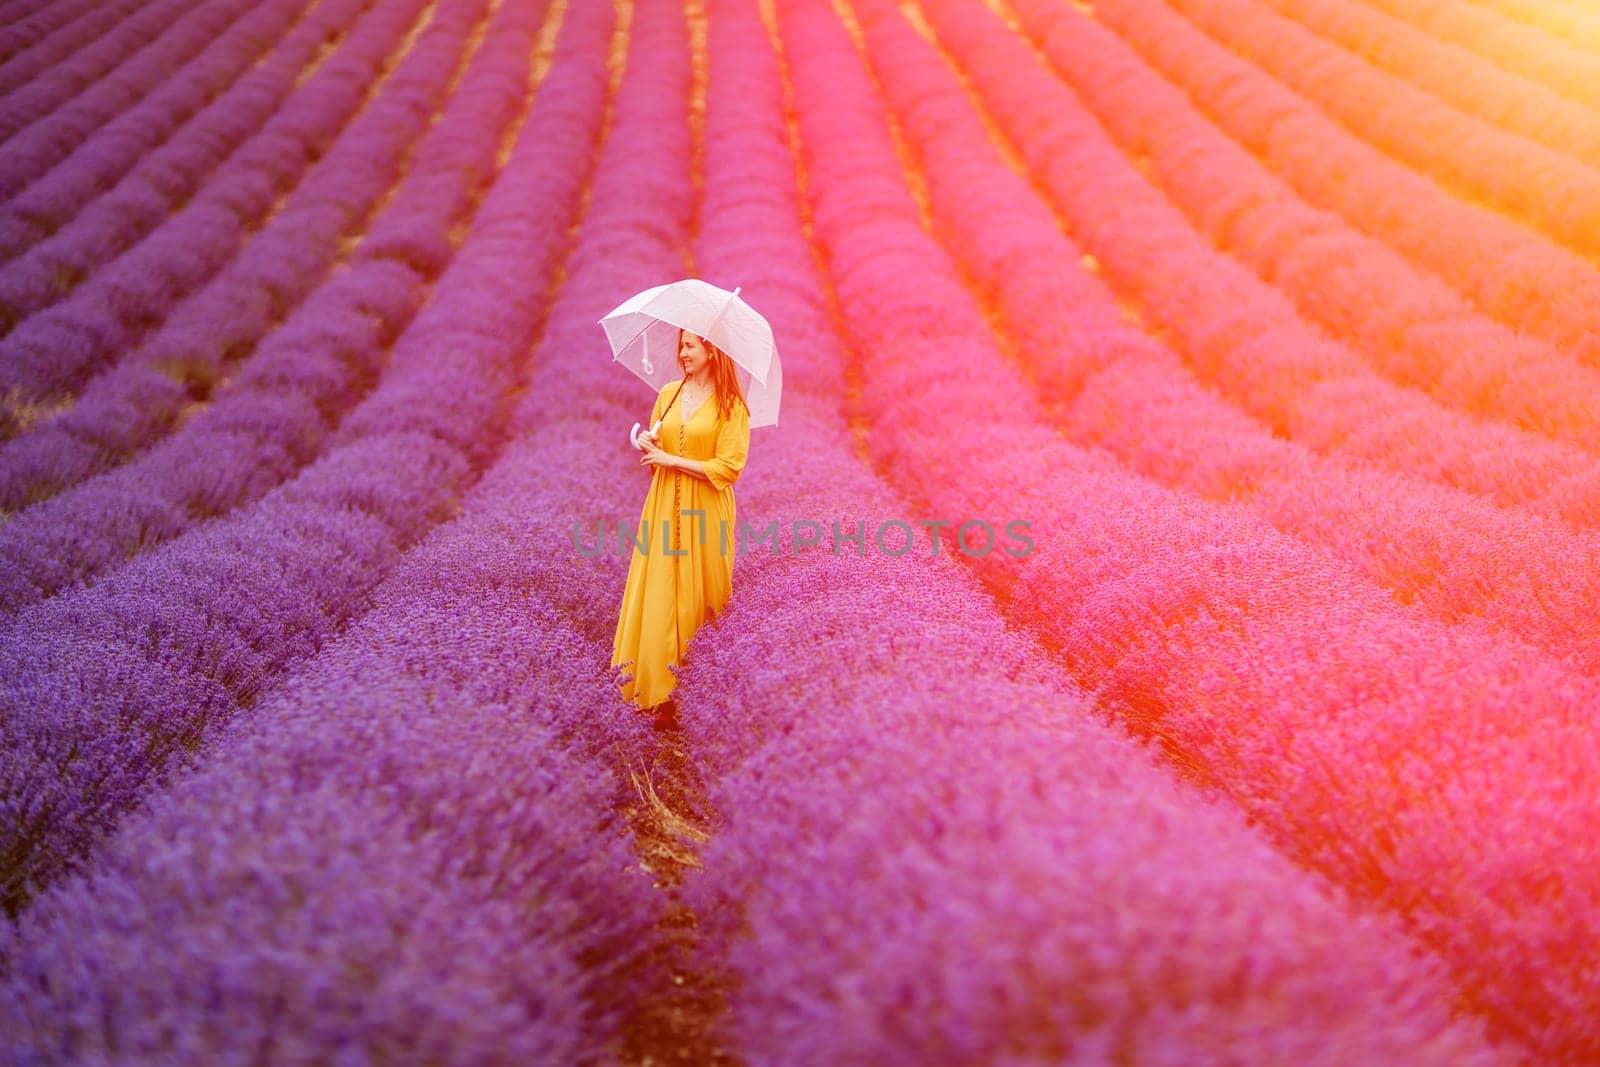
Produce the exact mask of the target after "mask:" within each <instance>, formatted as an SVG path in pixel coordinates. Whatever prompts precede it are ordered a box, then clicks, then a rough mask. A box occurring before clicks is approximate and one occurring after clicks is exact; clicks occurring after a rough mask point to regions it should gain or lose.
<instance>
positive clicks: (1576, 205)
mask: <svg viewBox="0 0 1600 1067" xmlns="http://www.w3.org/2000/svg"><path fill="white" fill-rule="evenodd" d="M1173 6H1174V7H1176V8H1177V9H1178V10H1179V11H1181V12H1182V13H1183V14H1184V15H1186V16H1188V17H1189V18H1191V19H1193V20H1194V22H1195V24H1196V25H1198V26H1200V27H1201V28H1202V29H1204V30H1205V31H1206V32H1207V33H1208V34H1211V35H1212V36H1214V37H1215V38H1216V40H1218V41H1219V42H1221V43H1223V44H1225V45H1227V46H1228V47H1229V48H1231V49H1233V50H1235V51H1237V52H1238V53H1239V54H1240V55H1242V56H1244V57H1246V58H1248V59H1250V60H1251V61H1252V62H1255V63H1257V64H1259V65H1260V66H1261V67H1262V69H1264V70H1266V71H1267V72H1268V73H1270V74H1271V75H1272V76H1273V77H1274V78H1276V79H1277V80H1278V81H1279V82H1280V84H1281V85H1282V86H1283V87H1285V88H1288V89H1293V90H1295V91H1296V92H1299V93H1302V94H1304V95H1305V97H1306V98H1307V99H1309V100H1311V101H1313V102H1314V103H1315V104H1316V105H1317V106H1318V107H1321V108H1323V109H1324V110H1326V111H1327V112H1328V113H1329V114H1330V115H1332V116H1333V117H1335V118H1336V119H1337V120H1338V121H1339V122H1340V123H1342V124H1344V125H1346V126H1348V127H1349V128H1350V129H1351V130H1353V131H1355V132H1356V133H1358V134H1359V135H1360V136H1362V137H1363V138H1366V139H1368V140H1369V141H1370V142H1371V143H1372V144H1373V145H1375V146H1376V147H1378V148H1379V149H1381V150H1382V151H1384V152H1385V153H1388V154H1389V155H1391V156H1393V157H1394V158H1395V159H1398V160H1400V161H1402V162H1404V163H1406V164H1407V165H1408V166H1411V167H1414V168H1416V169H1417V170H1418V171H1420V172H1422V173H1423V174H1427V175H1430V176H1432V177H1433V178H1435V179H1436V180H1437V181H1439V182H1440V183H1442V184H1444V185H1445V186H1446V187H1448V188H1451V189H1453V190H1457V191H1459V192H1460V193H1461V194H1462V195H1464V196H1472V197H1477V198H1481V199H1482V200H1483V201H1484V202H1486V203H1488V204H1491V205H1493V206H1494V207H1496V208H1497V209H1498V210H1501V211H1504V212H1505V213H1507V214H1508V215H1511V216H1512V217H1514V218H1518V219H1521V220H1524V221H1525V222H1526V223H1527V224H1528V225H1529V226H1531V227H1533V228H1535V229H1538V230H1541V231H1543V232H1544V233H1546V234H1548V235H1549V236H1551V237H1552V238H1554V239H1555V240H1557V241H1560V242H1561V243H1563V244H1565V245H1567V246H1569V247H1571V248H1573V249H1575V250H1577V251H1579V252H1581V253H1584V254H1586V255H1590V256H1593V255H1595V254H1597V253H1600V188H1596V186H1595V183H1594V179H1593V172H1592V170H1591V169H1590V167H1589V166H1587V165H1586V164H1584V163H1582V162H1579V161H1578V160H1576V159H1573V158H1572V157H1570V156H1567V155H1565V154H1563V153H1560V152H1557V151H1554V150H1552V149H1550V148H1547V147H1545V146H1544V145H1541V144H1536V143H1533V142H1530V141H1528V140H1525V139H1523V138H1520V137H1516V136H1513V135H1512V134H1510V133H1507V132H1506V131H1504V130H1502V129H1498V128H1496V127H1495V126H1492V125H1490V124H1489V123H1486V122H1484V121H1482V120H1480V119H1478V118H1475V117H1473V116H1471V115H1464V114H1462V113H1461V112H1459V111H1457V110H1456V109H1455V108H1453V107H1451V106H1450V105H1449V104H1447V103H1445V102H1444V101H1442V100H1440V99H1438V98H1437V97H1434V96H1431V95H1430V94H1428V93H1426V92H1424V91H1423V90H1421V89H1419V88H1417V87H1416V86H1413V85H1411V84H1409V83H1407V82H1405V81H1403V80H1401V79H1399V78H1396V77H1394V76H1392V75H1389V74H1386V73H1384V72H1383V71H1381V70H1377V69H1374V68H1373V67H1372V66H1370V65H1369V64H1367V63H1366V62H1365V61H1364V60H1362V59H1361V58H1360V57H1358V56H1353V55H1350V54H1349V53H1348V52H1345V51H1344V50H1342V49H1341V48H1339V46H1338V45H1336V44H1333V43H1331V42H1329V41H1325V40H1323V39H1321V38H1319V37H1318V36H1317V35H1316V34H1314V33H1312V32H1311V31H1310V30H1307V29H1305V28H1303V27H1301V26H1300V25H1298V24H1297V23H1295V22H1293V21H1291V20H1289V19H1287V18H1285V17H1283V16H1282V15H1279V14H1277V13H1275V12H1273V11H1270V10H1265V9H1263V8H1261V7H1259V6H1257V5H1256V4H1255V3H1254V2H1253V0H1174V4H1173Z"/></svg>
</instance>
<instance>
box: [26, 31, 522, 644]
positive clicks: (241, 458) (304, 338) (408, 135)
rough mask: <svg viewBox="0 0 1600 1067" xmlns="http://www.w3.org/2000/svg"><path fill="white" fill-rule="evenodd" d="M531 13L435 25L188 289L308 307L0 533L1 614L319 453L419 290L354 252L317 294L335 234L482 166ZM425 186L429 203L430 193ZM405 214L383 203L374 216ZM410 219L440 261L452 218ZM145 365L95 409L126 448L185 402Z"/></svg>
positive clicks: (494, 139) (237, 342)
mask: <svg viewBox="0 0 1600 1067" xmlns="http://www.w3.org/2000/svg"><path fill="white" fill-rule="evenodd" d="M545 4H546V0H506V2H505V3H504V4H502V5H501V6H500V9H499V11H498V13H497V16H496V17H497V22H496V23H495V24H494V25H492V26H490V27H488V32H487V33H482V32H479V31H482V30H483V29H484V26H483V21H484V20H486V19H487V18H488V13H487V10H486V8H487V7H488V0H465V2H461V3H457V4H455V5H453V6H451V7H449V8H445V9H441V10H440V11H439V13H438V15H437V17H436V18H435V19H434V20H433V21H432V22H431V23H430V24H429V26H428V29H427V31H426V32H424V33H423V35H422V36H421V37H420V38H419V40H418V42H417V43H416V45H415V46H414V47H413V48H412V49H411V50H410V51H409V52H408V54H407V56H406V58H405V60H404V62H403V65H402V66H401V67H400V69H399V70H398V71H396V73H395V75H394V78H393V79H392V82H391V84H390V85H388V86H386V87H385V88H384V89H383V91H382V92H381V94H380V95H379V96H378V98H377V99H376V100H374V102H373V104H372V106H371V107H369V108H368V109H367V110H366V111H365V112H364V113H363V114H362V116H361V117H360V119H358V120H357V121H356V123H354V124H353V125H352V127H351V129H350V130H349V132H348V133H347V134H346V135H345V136H343V137H341V138H340V139H339V141H338V142H337V143H336V144H335V145H334V147H333V149H332V151H330V152H329V154H328V155H326V156H324V157H323V158H322V159H321V160H320V161H319V162H318V164H317V166H316V167H315V168H314V170H313V171H312V173H311V174H310V175H309V176H308V177H307V178H306V180H305V182H304V183H302V185H301V186H300V187H299V188H298V189H296V191H295V194H294V196H293V197H292V198H291V199H290V200H289V201H288V202H287V203H286V204H285V205H284V207H283V208H282V209H281V210H280V211H279V212H278V213H277V214H276V215H275V217H274V218H273V221H272V222H271V223H270V224H269V225H268V227H267V228H266V230H265V231H263V233H262V234H261V236H260V238H259V239H257V240H255V241H252V242H251V244H250V246H249V247H248V249H247V251H246V254H245V256H244V257H242V258H241V259H240V260H236V261H235V262H234V263H233V264H230V268H229V270H228V271H227V272H225V273H224V275H223V276H222V277H219V278H218V279H217V280H216V281H215V282H214V283H213V284H212V285H211V286H208V288H207V289H206V290H204V291H203V293H212V294H213V296H212V297H211V299H209V300H203V301H202V300H199V299H198V298H197V299H196V300H194V301H191V303H200V304H201V308H202V310H206V311H213V312H218V313H222V314H226V313H227V310H228V308H229V307H230V306H232V307H238V306H245V307H250V306H254V307H258V308H260V307H264V306H266V304H267V302H268V300H269V299H271V300H277V301H279V302H280V304H281V303H288V302H290V301H295V302H299V301H301V300H305V302H304V303H303V304H301V305H300V306H299V307H298V308H297V309H296V310H295V311H294V313H293V314H291V315H290V316H289V318H288V319H287V320H286V321H285V323H284V325H283V326H282V328H281V329H278V330H277V331H275V332H273V333H272V334H271V335H270V336H269V337H268V338H267V339H266V341H265V342H264V343H263V344H261V346H260V347H259V348H258V349H257V351H256V352H255V353H254V355H252V356H251V357H250V358H249V359H248V360H246V361H245V362H244V363H243V365H242V366H240V367H238V368H237V371H236V372H235V373H234V375H233V380H232V382H230V384H229V386H228V388H227V389H226V391H224V392H222V393H221V394H219V395H217V396H216V397H215V398H214V400H213V401H212V403H211V404H210V405H209V406H208V407H206V408H205V409H204V410H202V411H201V412H200V413H199V414H198V415H195V416H194V417H192V418H188V419H187V420H186V421H183V422H182V424H181V428H180V429H179V430H178V432H177V433H175V434H174V435H173V436H171V437H169V438H167V439H166V440H164V441H161V442H160V443H159V444H156V445H155V446H154V447H153V448H150V449H149V450H148V451H146V452H144V453H143V454H141V455H139V456H138V457H137V458H136V459H135V460H134V461H133V462H131V463H129V464H128V465H126V466H123V467H121V468H119V469H117V470H114V471H110V472H108V473H106V474H103V475H101V476H100V477H98V478H94V479H91V480H90V481H89V482H88V483H87V484H85V485H82V486H79V487H77V488H76V489H74V490H72V491H70V492H67V493H63V494H61V495H59V496H56V497H54V498H52V499H50V500H47V501H45V502H43V503H41V504H39V505H37V506H34V507H30V508H28V509H27V510H25V511H23V512H22V513H21V514H20V515H19V516H17V517H16V518H14V519H13V520H12V521H11V522H10V523H8V524H6V525H5V526H4V527H0V573H3V575H4V576H3V577H0V611H4V612H6V613H10V612H14V611H15V610H17V609H19V608H21V607H23V606H24V605H27V604H30V603H34V602H36V601H38V600H40V599H43V598H45V597H48V596H51V595H53V594H54V593H55V592H56V591H58V590H60V589H61V588H63V587H65V586H68V585H71V584H74V583H76V582H79V581H81V580H83V579H85V578H87V577H90V576H92V575H94V574H97V573H99V572H100V571H102V570H104V569H105V568H106V567H109V566H115V565H117V564H120V563H121V562H123V561H124V560H126V559H128V558H130V557H132V556H134V555H136V554H137V553H139V552H141V551H145V550H148V549H149V548H150V547H151V546H153V545H155V544H158V543H160V542H161V541H165V540H168V539H170V538H172V537H175V536H177V535H178V534H180V533H182V532H183V531H184V530H186V529H188V528H189V527H190V526H192V525H193V524H194V523H195V522H196V521H199V520H201V519H204V518H209V517H215V516H218V515H223V514H226V513H228V512H230V511H232V510H234V509H236V508H239V507H242V506H244V505H246V504H249V503H251V502H253V501H255V500H257V499H259V498H260V497H261V496H262V495H264V494H265V493H267V492H268V491H269V490H270V489H271V488H272V487H273V486H275V485H278V484H280V483H281V482H282V481H283V480H284V479H286V478H288V477H290V476H292V475H293V474H294V472H295V471H297V470H298V469H300V468H301V467H302V466H304V465H305V464H307V463H309V462H311V461H312V460H314V459H315V458H316V457H317V456H318V455H319V454H320V452H321V450H322V448H323V446H324V445H325V444H326V443H327V442H328V440H329V435H330V434H331V433H332V432H333V430H334V429H335V428H336V427H337V425H338V423H339V420H340V419H341V418H343V416H344V415H345V414H346V413H347V412H348V411H349V410H350V409H351V408H352V407H353V406H354V405H355V404H356V403H357V402H358V401H359V400H360V398H361V396H362V395H363V394H365V393H366V392H367V391H369V390H370V389H371V388H372V387H373V385H374V384H375V383H376V382H377V381H378V380H379V379H380V376H381V375H382V373H383V369H384V365H385V363H386V362H387V360H388V355H389V349H390V346H391V345H392V343H393V340H394V338H395V337H396V336H398V335H399V334H400V333H401V332H402V331H403V330H404V329H405V328H406V326H407V325H408V324H409V323H410V321H411V319H412V317H413V316H414V315H415V314H416V312H417V310H418V308H419V307H420V306H421V305H422V303H423V302H424V300H425V299H426V298H427V291H428V286H429V284H430V281H431V279H430V277H428V276H427V275H425V274H424V273H423V272H422V271H421V270H419V269H418V268H417V267H416V266H414V265H413V264H411V263H409V262H406V261H404V260H397V259H393V258H388V257H385V256H381V255H373V254H371V252H370V251H368V250H365V249H363V248H362V247H361V246H357V249H356V254H355V255H354V256H353V257H352V259H353V263H352V264H351V265H349V266H348V267H347V268H346V269H343V270H341V271H340V272H339V273H338V274H336V275H335V277H334V279H333V280H332V281H331V282H329V283H328V284H326V285H323V286H322V287H321V288H318V286H319V285H321V283H322V281H323V279H324V277H326V275H327V273H328V271H329V270H330V269H332V268H333V266H334V262H333V261H334V260H335V259H336V258H337V257H338V255H339V247H340V242H341V239H342V236H343V234H344V233H345V232H347V231H349V230H352V229H356V230H359V229H361V228H362V227H364V225H365V224H366V221H367V215H368V213H370V212H371V211H372V210H374V208H375V207H376V206H377V205H378V204H379V203H380V202H381V201H382V198H383V197H384V195H385V194H386V193H387V192H388V191H389V190H390V189H392V188H393V185H394V184H395V182H397V181H399V180H400V179H401V178H402V176H403V175H404V170H405V167H406V166H407V164H408V163H409V162H410V160H411V159H413V158H420V159H422V160H425V161H427V165H428V166H429V167H432V168H436V169H435V170H434V171H433V172H432V173H434V174H439V173H443V174H445V175H446V176H447V177H451V178H453V179H454V180H455V182H456V184H457V185H458V186H465V185H467V184H468V183H469V182H470V181H471V176H472V174H473V173H475V172H480V171H481V170H483V169H487V168H490V167H492V165H493V162H494V154H495V152H496V150H497V148H498V146H499V142H500V139H501V137H502V136H504V133H505V125H506V123H508V122H509V121H511V120H512V119H513V118H514V117H515V116H514V112H515V109H516V108H517V107H518V106H519V105H520V103H521V99H522V95H523V93H522V91H521V89H520V88H519V89H518V90H516V91H515V92H514V93H507V92H505V89H506V87H508V86H510V85H513V84H515V85H518V86H526V84H527V81H528V64H529V61H530V59H531V56H532V48H531V37H532V35H533V33H534V32H536V30H537V28H538V22H539V19H540V18H541V17H542V14H543V9H544V7H545ZM474 33H477V37H478V41H479V42H480V43H481V42H482V41H485V40H487V41H489V42H492V43H493V47H491V48H489V49H488V50H487V51H484V52H481V53H479V54H478V55H477V56H473V54H472V49H471V47H470V46H469V47H468V51H467V52H466V53H463V46H464V45H468V39H469V38H471V37H472V36H473V35H474ZM469 62H471V63H472V68H473V70H475V71H476V76H475V80H477V81H479V82H480V83H482V84H484V85H487V86H499V87H500V88H501V95H500V100H499V103H498V104H497V105H496V106H492V107H490V106H485V100H484V99H483V98H482V94H481V93H478V94H475V95H474V98H472V99H470V101H469V104H470V105H471V106H472V107H473V108H474V110H473V111H472V112H471V113H463V112H462V111H461V110H460V109H459V108H458V109H456V111H455V112H454V114H453V115H450V116H446V120H445V121H444V122H439V123H436V124H433V126H432V132H438V131H440V130H443V129H445V127H446V125H447V123H448V122H449V121H451V120H453V121H455V122H457V123H459V124H460V125H459V126H458V128H456V129H454V130H452V131H451V132H450V134H449V138H448V141H447V142H441V141H440V140H438V139H433V141H432V143H431V144H430V143H429V142H428V140H427V139H423V138H422V135H423V133H424V130H425V129H427V127H428V125H429V123H430V122H431V119H432V116H433V115H434V114H435V113H436V112H437V109H438V108H439V107H441V106H442V105H443V104H444V98H445V96H446V94H447V93H448V92H449V91H450V89H451V83H452V81H453V79H454V78H455V77H457V76H459V75H460V74H461V67H463V66H465V65H466V64H468V63H469ZM469 138H470V140H469ZM441 167H442V168H444V169H443V170H442V171H441V170H438V169H437V168H441ZM429 186H430V189H431V190H433V191H435V192H442V190H441V189H440V188H439V183H438V182H431V183H429ZM470 192H471V190H470V189H457V190H456V191H455V193H454V195H452V196H450V197H449V198H448V199H447V202H448V203H450V204H454V205H457V206H460V207H462V208H463V209H466V208H468V207H470V203H469V197H468V195H467V194H469V193H470ZM404 206H405V205H404V204H401V203H399V202H393V203H391V204H390V205H389V206H388V207H387V208H386V209H385V212H386V213H388V212H392V211H394V210H396V209H403V208H404ZM420 221H421V222H422V223H424V224H433V225H436V226H438V227H439V231H438V234H437V237H436V238H435V240H436V241H437V242H439V243H443V244H444V245H445V247H446V248H447V249H448V248H449V247H450V245H449V237H450V233H449V229H450V224H451V222H452V221H453V220H451V219H438V218H434V217H425V218H423V219H422V220H420ZM441 265H442V264H441ZM308 293H309V294H310V296H309V299H307V294H308ZM235 314H237V312H235ZM207 319H208V317H207V316H201V317H198V318H197V317H195V316H189V317H188V318H187V321H180V320H179V318H178V317H176V316H175V318H174V320H173V321H172V322H171V323H169V325H171V326H175V327H176V329H175V330H174V331H171V332H166V331H164V332H163V334H162V337H165V338H168V340H167V341H166V343H164V344H163V343H160V341H159V340H158V343H157V344H156V345H155V351H156V353H157V354H158V356H160V357H161V358H163V359H165V360H173V361H178V360H183V359H185V357H186V356H187V355H188V352H191V351H193V349H194V348H195V347H196V345H197V342H198V343H199V344H200V345H203V346H204V347H205V348H206V349H208V350H210V351H213V352H214V351H216V348H217V345H216V339H215V338H214V337H211V338H206V337H205V336H204V331H205V330H206V325H207ZM224 321H225V320H224ZM268 326H269V324H268V323H267V322H266V321H265V319H264V317H262V316H257V317H255V318H254V319H253V320H252V321H251V322H250V323H248V324H246V326H245V328H244V329H242V330H238V331H230V332H233V338H232V339H231V340H230V341H229V345H230V346H233V347H248V345H247V343H246V342H247V339H254V337H259V336H260V332H261V330H263V329H265V328H267V327H268ZM186 330H187V331H189V332H185V331H186ZM174 341H176V343H174ZM141 354H142V353H141ZM190 358H192V357H190ZM211 358H212V360H213V362H214V361H215V359H216V357H215V356H213V357H211ZM152 362H153V361H145V360H136V361H133V362H130V360H128V359H125V360H124V361H123V363H121V364H119V367H121V366H125V365H126V366H128V367H129V374H127V375H123V376H121V377H122V378H123V379H124V380H130V381H132V382H133V383H134V384H135V385H136V387H137V386H139V385H143V386H144V387H143V388H142V389H139V391H137V392H135V393H133V394H132V395H131V396H129V397H126V398H124V399H123V404H122V405H116V404H112V405H111V406H103V405H94V407H99V408H100V412H99V414H100V416H101V417H102V418H104V419H107V420H115V423H114V424H120V425H117V431H118V432H120V433H121V434H122V436H123V439H124V440H127V441H129V442H130V443H132V442H133V441H134V440H136V439H137V438H136V435H137V433H138V431H139V430H140V429H141V428H146V429H148V428H150V427H152V426H160V425H163V424H169V425H170V424H173V423H175V422H177V420H179V419H180V418H181V417H182V416H183V409H184V406H185V404H186V403H187V400H188V397H187V393H186V390H185V389H184V383H183V382H181V381H174V380H173V379H172V378H171V377H167V376H166V375H164V374H162V373H161V372H160V371H159V370H155V369H153V368H152V365H151V363H152ZM141 370H142V371H143V375H140V374H139V371H141ZM222 370H223V368H220V367H212V368H208V367H206V366H205V363H204V362H203V361H202V362H200V364H199V366H197V367H191V368H190V369H189V371H188V373H189V374H190V375H191V376H192V377H193V378H194V379H195V380H199V381H204V380H205V379H206V377H207V376H208V375H207V372H208V371H209V372H210V374H217V373H221V372H222ZM141 379H142V381H141ZM151 379H155V380H157V381H162V382H166V383H167V388H165V389H164V390H163V391H162V393H161V394H155V395H152V392H151V390H149V388H148V385H145V384H144V383H147V382H149V381H150V380H151ZM163 394H164V395H163ZM113 399H114V400H115V399H116V398H113ZM119 407H120V410H119ZM93 413H94V412H93V409H92V408H91V410H90V412H89V414H93ZM107 428H108V429H109V428H110V427H109V425H108V427H107ZM102 432H104V430H102Z"/></svg>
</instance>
